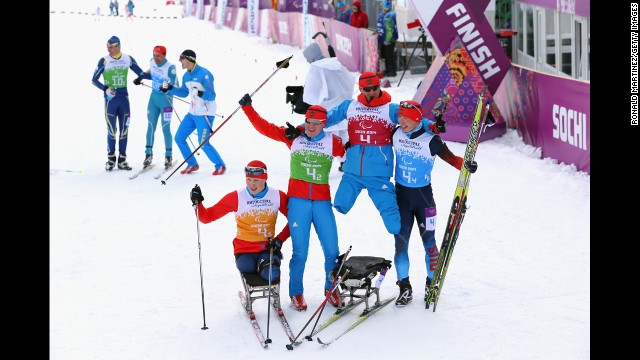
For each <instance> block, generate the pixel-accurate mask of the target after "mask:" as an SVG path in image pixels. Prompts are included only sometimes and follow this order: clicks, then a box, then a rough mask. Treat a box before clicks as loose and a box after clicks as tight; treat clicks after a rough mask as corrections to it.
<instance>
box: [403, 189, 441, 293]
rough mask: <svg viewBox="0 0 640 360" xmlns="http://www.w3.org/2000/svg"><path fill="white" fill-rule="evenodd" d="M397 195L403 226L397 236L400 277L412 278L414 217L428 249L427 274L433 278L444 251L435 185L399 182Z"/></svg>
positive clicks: (426, 249) (426, 258) (426, 251)
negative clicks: (437, 230)
mask: <svg viewBox="0 0 640 360" xmlns="http://www.w3.org/2000/svg"><path fill="white" fill-rule="evenodd" d="M396 195H397V198H398V206H399V207H400V222H401V226H400V232H399V233H398V234H397V235H394V238H395V241H396V252H395V255H394V257H393V262H394V263H395V265H396V274H397V275H398V280H402V279H405V278H407V277H409V252H408V251H409V237H410V236H411V228H412V227H413V219H414V218H415V220H416V222H417V223H418V229H420V237H421V238H422V246H423V247H424V251H425V256H424V261H425V264H426V267H427V277H428V278H429V279H432V278H433V271H434V270H435V269H436V265H437V263H438V256H439V255H440V253H439V252H438V246H437V245H436V237H435V228H436V203H435V201H434V200H433V192H432V189H431V184H429V185H427V186H424V187H421V188H410V187H406V186H402V185H399V184H396Z"/></svg>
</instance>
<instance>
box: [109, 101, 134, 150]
mask: <svg viewBox="0 0 640 360" xmlns="http://www.w3.org/2000/svg"><path fill="white" fill-rule="evenodd" d="M104 116H105V119H106V121H107V153H109V155H112V154H115V152H116V129H118V130H119V132H118V136H119V141H118V150H119V152H120V154H123V155H126V154H127V140H128V138H127V135H128V134H129V121H130V120H131V119H130V109H129V97H128V96H116V97H114V98H113V99H111V100H107V99H106V98H105V99H104ZM116 126H117V127H116Z"/></svg>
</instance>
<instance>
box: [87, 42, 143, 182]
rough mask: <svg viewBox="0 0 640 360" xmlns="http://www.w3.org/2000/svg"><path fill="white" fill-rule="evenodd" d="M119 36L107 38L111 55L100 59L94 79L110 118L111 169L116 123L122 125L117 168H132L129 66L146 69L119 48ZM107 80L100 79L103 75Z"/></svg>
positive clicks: (109, 163) (140, 71)
mask: <svg viewBox="0 0 640 360" xmlns="http://www.w3.org/2000/svg"><path fill="white" fill-rule="evenodd" d="M120 45H121V44H120V39H119V38H118V37H117V36H112V37H111V38H109V40H107V51H108V52H109V55H107V56H105V57H103V58H101V59H100V60H98V66H97V67H96V70H95V71H94V72H93V77H92V80H91V82H92V83H93V85H95V87H97V88H98V89H100V90H102V91H103V94H104V113H105V119H106V121H107V131H108V132H107V163H106V165H105V169H106V170H108V171H111V170H112V169H113V167H114V166H115V165H116V154H115V153H116V126H117V128H118V129H119V132H118V133H119V141H118V150H119V152H120V154H119V156H118V169H121V170H131V169H132V168H131V167H130V166H129V164H128V163H127V141H128V132H129V122H130V121H131V114H130V106H129V92H128V91H127V74H128V73H129V69H131V70H133V72H135V73H136V74H137V75H138V76H142V75H143V74H144V71H143V70H142V69H141V68H140V66H138V63H136V61H135V60H134V59H133V57H132V56H130V55H126V54H123V53H121V52H120ZM101 75H102V77H103V79H104V84H102V83H101V82H100V80H99V79H100V76H101Z"/></svg>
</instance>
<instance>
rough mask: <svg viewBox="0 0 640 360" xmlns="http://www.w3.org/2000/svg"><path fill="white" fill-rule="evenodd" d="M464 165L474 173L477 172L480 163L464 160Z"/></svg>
mask: <svg viewBox="0 0 640 360" xmlns="http://www.w3.org/2000/svg"><path fill="white" fill-rule="evenodd" d="M464 167H466V168H467V170H469V172H470V173H472V174H474V173H475V172H476V170H478V163H477V162H475V160H474V161H465V162H464Z"/></svg>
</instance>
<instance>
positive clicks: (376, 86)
mask: <svg viewBox="0 0 640 360" xmlns="http://www.w3.org/2000/svg"><path fill="white" fill-rule="evenodd" d="M358 84H359V88H360V95H358V99H357V100H353V99H350V100H345V101H343V102H342V103H340V105H338V106H336V107H334V108H333V109H331V110H330V111H329V112H328V114H327V125H326V126H327V127H329V126H332V125H335V124H338V123H340V122H341V121H343V120H345V119H346V120H347V121H348V123H347V132H348V134H349V141H348V144H349V146H347V148H348V150H347V154H346V156H345V158H346V161H345V163H344V164H343V166H342V170H343V171H344V174H343V175H342V179H341V180H340V185H339V186H338V190H337V191H336V195H335V197H334V203H333V206H334V207H335V208H336V210H337V211H338V212H340V213H342V214H346V213H348V212H349V210H351V208H352V207H353V204H354V203H355V201H356V198H357V197H358V195H359V194H360V192H361V191H362V190H363V189H367V192H368V194H369V197H370V198H371V200H372V201H373V204H374V205H375V206H376V208H377V209H378V212H379V213H380V216H381V217H382V221H383V222H384V225H385V227H386V229H387V231H388V232H389V233H390V234H397V233H398V231H400V213H399V212H398V204H397V202H396V194H395V190H394V187H393V184H392V183H391V181H390V178H391V176H392V175H393V149H392V148H391V132H392V131H393V129H394V128H395V127H396V125H397V124H398V104H395V103H392V102H391V95H389V93H387V92H386V91H382V90H381V89H380V79H378V77H377V76H376V74H374V73H372V72H364V73H362V75H360V78H359V80H358ZM423 123H424V124H425V128H426V129H430V131H432V132H433V131H438V130H437V129H436V127H435V123H434V122H433V121H431V120H428V119H426V118H425V119H423ZM442 130H444V128H442ZM441 132H444V131H441Z"/></svg>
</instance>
